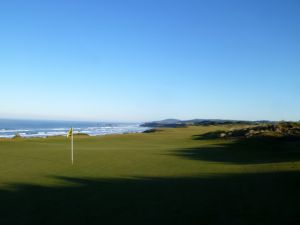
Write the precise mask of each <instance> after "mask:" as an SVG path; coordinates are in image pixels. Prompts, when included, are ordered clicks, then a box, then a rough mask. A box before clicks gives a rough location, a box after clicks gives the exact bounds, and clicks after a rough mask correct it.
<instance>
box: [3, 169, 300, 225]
mask: <svg viewBox="0 0 300 225" xmlns="http://www.w3.org/2000/svg"><path fill="white" fill-rule="evenodd" d="M56 178H57V179H60V180H63V181H66V182H69V183H70V184H72V186H63V187H45V186H36V185H29V184H13V185H12V187H13V188H14V190H13V191H12V190H0V201H1V204H0V213H1V216H0V224H3V225H21V224H23V225H27V224H28V225H29V224H30V225H37V224H39V225H40V224H43V225H50V224H51V225H52V224H53V225H54V224H55V225H62V224H63V225H86V224H89V225H96V224H97V225H99V224H104V225H112V224H132V225H134V224H139V225H145V224H149V225H153V224H156V225H160V224H164V225H171V224H172V225H174V224H175V225H176V224H178V225H182V224H186V225H188V224H197V225H198V224H204V225H205V224H212V225H214V224H218V225H225V224H226V225H227V224H231V225H240V224H243V225H252V224H253V225H254V224H255V225H256V224H264V225H271V224H272V225H273V224H285V225H289V224H293V225H294V224H299V223H300V216H299V215H300V208H299V201H300V189H299V183H300V173H299V172H293V173H292V172H285V173H265V174H246V175H227V176H220V177H219V176H215V177H208V178H201V177H194V178H184V177H182V178H135V179H88V178H86V179H83V178H70V177H56Z"/></svg>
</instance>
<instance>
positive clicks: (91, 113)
mask: <svg viewBox="0 0 300 225" xmlns="http://www.w3.org/2000/svg"><path fill="white" fill-rule="evenodd" d="M299 12H300V1H298V0H294V1H293V0H281V1H276V0H269V1H267V0H259V1H258V0H257V1H255V0H243V1H241V0H218V1H217V0H206V1H201V0H197V1H196V0H195V1H192V0H184V1H183V0H181V1H178V0H151V1H150V0H144V1H143V0H119V1H116V0H105V1H104V0H103V1H102V0H80V1H79V0H45V1H39V0H36V1H30V0H27V1H22V0H20V1H14V0H10V1H1V2H0V34H1V35H0V78H1V80H0V90H1V96H2V97H1V107H0V117H4V118H30V119H34V118H35V119H70V120H74V119H75V120H105V121H146V120H147V121H148V120H156V119H164V118H181V119H191V118H223V119H249V120H257V119H270V120H300V103H299V96H300V88H299V85H300V25H299V24H300V13H299Z"/></svg>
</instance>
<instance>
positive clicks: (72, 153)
mask: <svg viewBox="0 0 300 225" xmlns="http://www.w3.org/2000/svg"><path fill="white" fill-rule="evenodd" d="M71 160H72V165H73V162H74V151H73V131H72V136H71Z"/></svg>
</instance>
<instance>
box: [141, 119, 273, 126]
mask: <svg viewBox="0 0 300 225" xmlns="http://www.w3.org/2000/svg"><path fill="white" fill-rule="evenodd" d="M261 123H272V122H271V121H266V120H264V121H243V120H222V119H192V120H178V119H165V120H160V121H153V122H146V123H144V124H142V125H141V126H142V127H186V126H188V125H196V126H200V125H202V126H205V125H207V126H208V125H221V124H261Z"/></svg>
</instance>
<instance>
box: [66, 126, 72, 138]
mask: <svg viewBox="0 0 300 225" xmlns="http://www.w3.org/2000/svg"><path fill="white" fill-rule="evenodd" d="M72 134H73V128H70V130H69V132H68V134H67V138H69V137H71V136H72Z"/></svg>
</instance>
